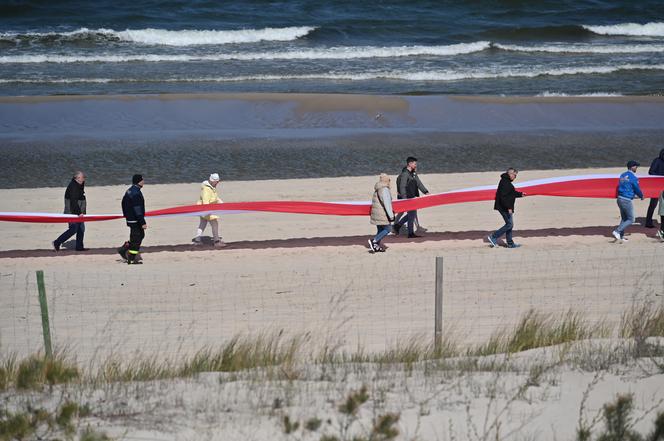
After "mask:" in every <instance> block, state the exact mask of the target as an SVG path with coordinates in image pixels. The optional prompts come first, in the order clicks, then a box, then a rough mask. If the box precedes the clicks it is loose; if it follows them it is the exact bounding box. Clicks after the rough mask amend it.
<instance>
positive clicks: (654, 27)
mask: <svg viewBox="0 0 664 441" xmlns="http://www.w3.org/2000/svg"><path fill="white" fill-rule="evenodd" d="M583 28H584V29H587V30H589V31H590V32H594V33H595V34H600V35H631V36H637V37H638V36H643V37H664V23H662V22H650V23H646V24H638V23H620V24H615V25H606V26H590V25H584V26H583Z"/></svg>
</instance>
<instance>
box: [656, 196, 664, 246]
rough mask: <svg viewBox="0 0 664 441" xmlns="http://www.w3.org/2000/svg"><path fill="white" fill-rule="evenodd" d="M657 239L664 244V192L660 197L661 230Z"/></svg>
mask: <svg viewBox="0 0 664 441" xmlns="http://www.w3.org/2000/svg"><path fill="white" fill-rule="evenodd" d="M657 237H659V239H660V240H661V241H662V242H664V190H663V191H662V193H661V194H660V195H659V230H658V231H657Z"/></svg>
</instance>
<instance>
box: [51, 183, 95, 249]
mask: <svg viewBox="0 0 664 441" xmlns="http://www.w3.org/2000/svg"><path fill="white" fill-rule="evenodd" d="M86 204H87V202H86V200H85V173H83V172H82V171H77V172H76V173H75V174H74V177H72V179H71V182H69V185H68V186H67V189H66V190H65V210H64V213H65V214H76V215H78V216H83V215H84V214H85V212H86V208H87V206H86ZM74 234H75V235H76V248H75V249H76V251H88V249H87V248H85V247H84V246H83V236H84V235H85V224H84V223H83V222H70V223H69V228H68V229H67V231H65V232H64V233H62V234H61V235H60V236H59V237H58V238H57V239H55V240H54V241H53V242H52V243H53V249H54V250H55V251H60V247H61V246H62V244H63V243H65V242H66V241H67V240H68V239H69V238H70V237H72V236H73V235H74Z"/></svg>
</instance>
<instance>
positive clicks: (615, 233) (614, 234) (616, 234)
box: [611, 230, 622, 240]
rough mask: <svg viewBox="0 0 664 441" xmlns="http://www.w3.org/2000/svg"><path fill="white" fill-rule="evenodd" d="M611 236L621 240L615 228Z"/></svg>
mask: <svg viewBox="0 0 664 441" xmlns="http://www.w3.org/2000/svg"><path fill="white" fill-rule="evenodd" d="M611 234H613V237H615V238H616V240H622V237H620V233H618V232H617V231H616V230H613V233H611Z"/></svg>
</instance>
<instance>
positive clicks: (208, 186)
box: [192, 173, 226, 247]
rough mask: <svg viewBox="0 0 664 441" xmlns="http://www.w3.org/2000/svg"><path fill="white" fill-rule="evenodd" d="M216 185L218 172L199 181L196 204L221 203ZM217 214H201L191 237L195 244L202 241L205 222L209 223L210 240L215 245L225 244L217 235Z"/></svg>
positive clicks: (221, 245)
mask: <svg viewBox="0 0 664 441" xmlns="http://www.w3.org/2000/svg"><path fill="white" fill-rule="evenodd" d="M217 185H219V174H217V173H212V174H211V175H210V177H209V178H208V180H207V181H203V182H202V183H201V194H200V196H199V198H198V202H197V204H198V205H207V204H221V203H222V202H223V201H222V200H221V199H220V198H219V195H218V194H217ZM218 219H219V216H217V215H214V214H208V215H205V216H201V219H200V222H199V223H198V229H197V230H196V237H194V238H193V239H192V242H194V243H195V244H197V245H200V244H201V243H202V240H201V235H202V234H203V231H205V227H207V224H208V223H209V224H210V228H212V240H213V243H214V246H215V247H223V246H226V244H225V243H224V242H223V241H222V240H221V238H220V237H219V220H218Z"/></svg>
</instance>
